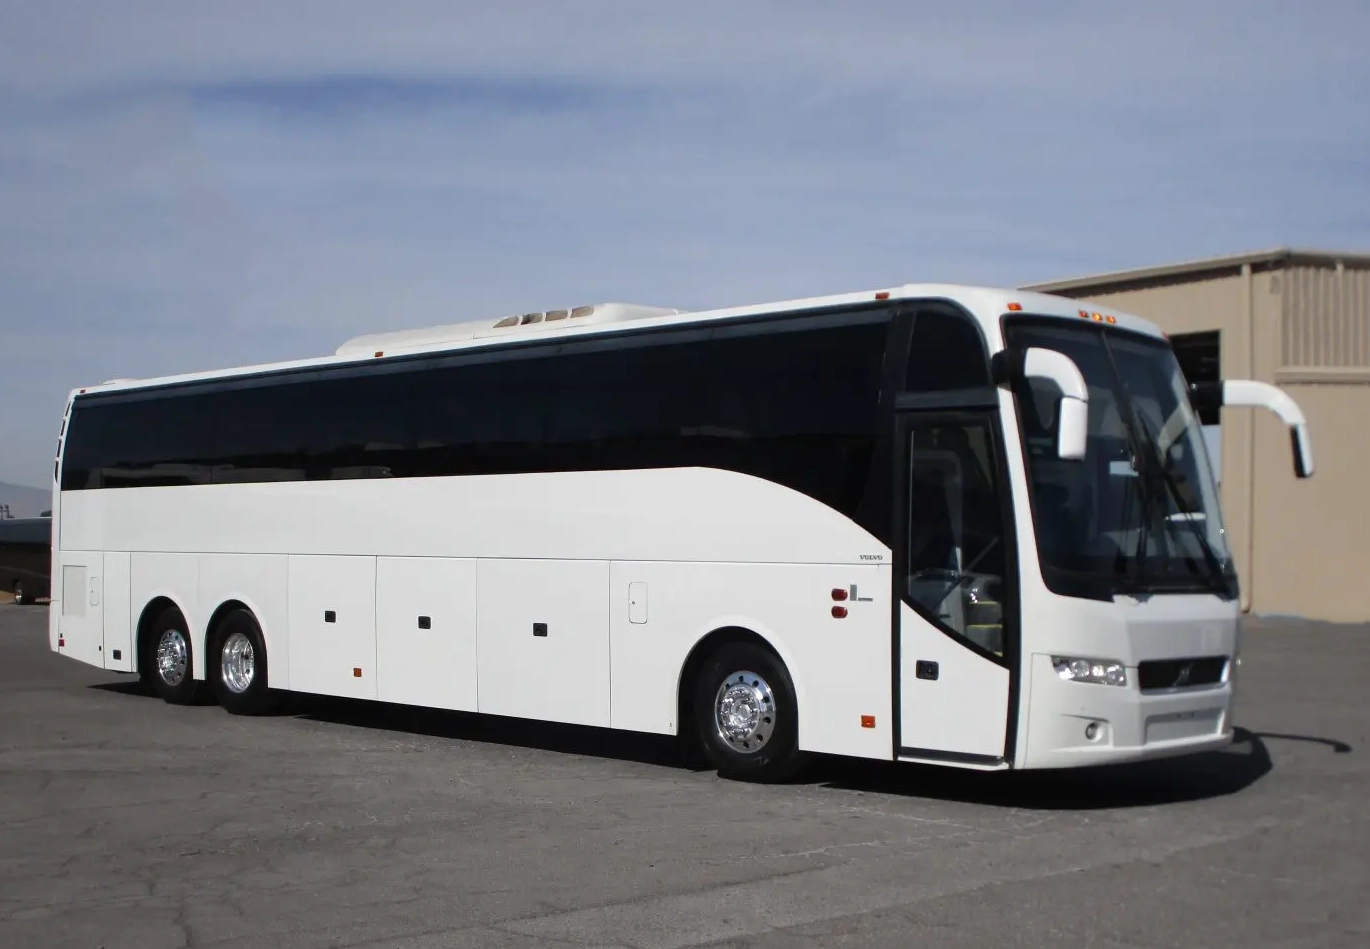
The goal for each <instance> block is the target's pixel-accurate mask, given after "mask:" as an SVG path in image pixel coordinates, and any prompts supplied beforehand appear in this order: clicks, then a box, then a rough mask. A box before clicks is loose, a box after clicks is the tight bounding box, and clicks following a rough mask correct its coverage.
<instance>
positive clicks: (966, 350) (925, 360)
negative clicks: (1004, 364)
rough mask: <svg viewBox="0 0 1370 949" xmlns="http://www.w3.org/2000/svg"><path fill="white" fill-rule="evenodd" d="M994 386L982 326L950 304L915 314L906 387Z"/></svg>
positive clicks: (913, 389) (925, 389)
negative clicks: (981, 332) (991, 384)
mask: <svg viewBox="0 0 1370 949" xmlns="http://www.w3.org/2000/svg"><path fill="white" fill-rule="evenodd" d="M987 385H990V374H989V356H988V354H987V353H986V351H985V341H984V338H983V337H982V336H981V335H980V328H979V327H978V326H977V325H976V324H975V323H974V322H973V321H972V320H971V319H970V318H969V317H968V316H966V315H965V314H964V313H961V312H960V311H959V310H955V309H953V308H951V307H949V306H936V305H932V306H927V307H924V308H921V309H920V310H919V311H918V313H917V315H916V316H915V317H914V323H913V340H912V341H911V342H910V344H909V359H908V368H907V370H906V372H905V374H904V389H905V391H908V392H935V391H941V390H944V389H966V388H973V387H975V386H987Z"/></svg>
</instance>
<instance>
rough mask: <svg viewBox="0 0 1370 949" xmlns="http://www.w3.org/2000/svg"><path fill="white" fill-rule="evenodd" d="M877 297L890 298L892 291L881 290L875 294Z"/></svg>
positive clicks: (878, 298) (881, 298) (880, 298)
mask: <svg viewBox="0 0 1370 949" xmlns="http://www.w3.org/2000/svg"><path fill="white" fill-rule="evenodd" d="M875 298H876V299H877V300H888V299H889V298H890V292H889V291H888V290H881V291H880V292H879V293H877V294H876V295H875Z"/></svg>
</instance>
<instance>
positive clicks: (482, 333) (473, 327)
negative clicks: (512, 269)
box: [336, 303, 684, 356]
mask: <svg viewBox="0 0 1370 949" xmlns="http://www.w3.org/2000/svg"><path fill="white" fill-rule="evenodd" d="M683 312H684V311H683V310H674V309H671V308H669V307H661V306H647V305H645V304H641V303H595V304H592V305H588V306H577V307H572V308H570V309H564V310H543V311H541V312H534V313H519V314H514V315H512V316H504V317H500V318H499V319H494V320H490V319H486V320H471V321H468V322H465V323H449V324H446V325H444V326H429V327H425V328H423V329H410V330H396V331H395V332H393V333H373V334H370V335H367V336H356V337H353V338H352V339H349V340H348V341H347V342H345V343H343V344H342V345H341V346H339V347H338V348H337V350H336V355H338V356H374V355H377V354H379V353H387V354H388V353H393V352H402V351H405V350H416V349H433V348H438V347H441V346H444V345H448V344H451V343H460V342H465V341H466V340H470V339H481V338H484V337H491V336H521V335H524V334H526V333H537V332H542V331H544V330H554V329H558V328H560V327H567V326H577V325H589V324H595V323H623V322H627V321H629V320H644V319H650V318H651V317H654V316H674V315H676V314H678V313H683Z"/></svg>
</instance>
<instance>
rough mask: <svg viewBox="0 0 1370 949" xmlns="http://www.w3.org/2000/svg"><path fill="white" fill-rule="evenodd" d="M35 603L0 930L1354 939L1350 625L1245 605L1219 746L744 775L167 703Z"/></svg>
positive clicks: (10, 728)
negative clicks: (1040, 762)
mask: <svg viewBox="0 0 1370 949" xmlns="http://www.w3.org/2000/svg"><path fill="white" fill-rule="evenodd" d="M46 620H47V607H46V606H38V607H16V606H12V605H4V606H0V656H3V661H0V947H4V949H27V947H43V949H57V947H67V946H71V947H82V949H96V947H105V949H116V947H132V949H163V947H168V949H170V947H183V946H197V947H206V946H223V947H239V946H270V947H283V949H285V947H299V949H314V947H377V949H379V947H395V949H436V947H454V949H465V947H492V949H522V947H529V946H558V947H565V946H600V947H611V946H629V947H642V949H647V947H683V946H714V945H727V946H765V947H775V949H781V947H784V949H804V947H823V949H829V947H841V946H862V947H873V949H879V947H891V949H894V947H898V949H907V947H914V946H931V947H937V949H961V947H981V946H984V947H995V949H1000V947H1016V946H1024V947H1028V946H1031V947H1039V946H1040V947H1047V946H1051V947H1057V946H1062V947H1073V946H1094V947H1141V946H1165V947H1171V946H1185V947H1190V946H1192V947H1203V949H1213V947H1225V946H1233V947H1244V949H1245V947H1251V949H1257V947H1271V949H1273V947H1280V949H1331V947H1348V949H1349V947H1357V949H1363V947H1367V946H1370V899H1367V894H1370V832H1368V829H1370V799H1368V798H1367V790H1368V789H1370V780H1368V778H1370V769H1368V768H1367V755H1370V702H1367V691H1366V683H1367V682H1370V628H1367V627H1332V626H1319V625H1313V624H1301V623H1292V622H1286V623H1274V622H1254V621H1253V622H1251V623H1249V624H1248V629H1247V632H1246V638H1245V649H1246V652H1245V660H1244V665H1243V670H1242V671H1243V676H1244V681H1243V684H1244V692H1243V693H1242V696H1241V698H1240V708H1239V713H1238V723H1239V725H1240V726H1241V731H1240V734H1239V741H1238V742H1237V744H1236V745H1235V746H1234V747H1233V748H1231V749H1230V750H1228V751H1226V752H1223V753H1221V754H1212V755H1207V756H1203V757H1197V758H1186V759H1176V760H1173V761H1166V762H1157V763H1153V764H1148V765H1143V766H1134V767H1128V768H1119V769H1109V770H1107V771H1090V772H1064V773H1052V774H1006V775H978V774H967V773H962V772H955V771H940V770H937V769H932V768H915V767H909V766H900V765H887V764H871V763H861V762H849V761H841V760H823V761H820V762H818V763H817V764H816V765H815V766H814V768H812V769H811V771H810V772H809V773H808V774H807V775H806V776H805V777H804V778H803V779H802V780H800V781H799V782H796V783H794V784H791V785H786V786H781V787H765V786H751V785H744V784H737V783H732V782H727V781H722V780H719V779H718V778H717V777H715V776H714V775H713V774H712V773H711V772H708V771H703V770H696V769H694V768H692V767H689V766H686V765H684V764H682V763H681V762H680V761H679V758H678V756H677V754H676V750H675V746H674V744H673V743H672V742H671V741H669V740H660V739H656V738H649V737H641V736H616V735H611V734H606V733H603V732H599V731H587V730H584V729H575V728H549V727H545V726H536V725H532V724H525V723H517V722H513V723H511V722H498V721H496V722H492V721H487V720H481V719H477V718H475V717H472V716H464V715H452V714H447V713H438V712H428V711H418V710H408V709H403V708H395V707H391V706H376V705H366V704H361V703H352V702H345V701H338V700H328V699H316V698H309V699H299V700H295V701H292V702H291V703H290V704H289V705H288V706H287V707H286V708H285V709H284V710H283V711H282V712H281V713H280V714H277V715H274V716H272V717H269V718H259V719H244V718H236V717H233V716H230V715H228V714H226V713H225V712H223V711H222V710H221V709H219V708H217V707H214V706H212V705H206V706H202V707H195V708H175V707H171V706H168V705H165V704H164V703H162V702H161V701H160V700H158V699H156V698H153V697H150V696H148V695H144V694H142V693H140V692H139V691H138V689H137V688H136V686H135V684H134V683H133V682H132V680H131V679H130V678H129V677H125V676H120V675H117V674H113V673H105V672H102V671H100V670H95V669H90V668H87V667H84V666H81V665H79V664H77V663H75V662H73V661H71V660H68V659H65V658H63V657H60V656H57V655H54V654H52V653H51V652H49V651H48V649H47V639H46V632H45V626H46ZM416 661H422V660H421V657H419V658H418V659H417V660H416Z"/></svg>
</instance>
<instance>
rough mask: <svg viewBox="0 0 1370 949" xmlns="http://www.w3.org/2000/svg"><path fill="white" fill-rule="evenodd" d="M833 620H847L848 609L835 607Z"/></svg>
mask: <svg viewBox="0 0 1370 949" xmlns="http://www.w3.org/2000/svg"><path fill="white" fill-rule="evenodd" d="M832 618H833V619H846V618H847V608H846V607H845V606H834V607H833V608H832Z"/></svg>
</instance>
